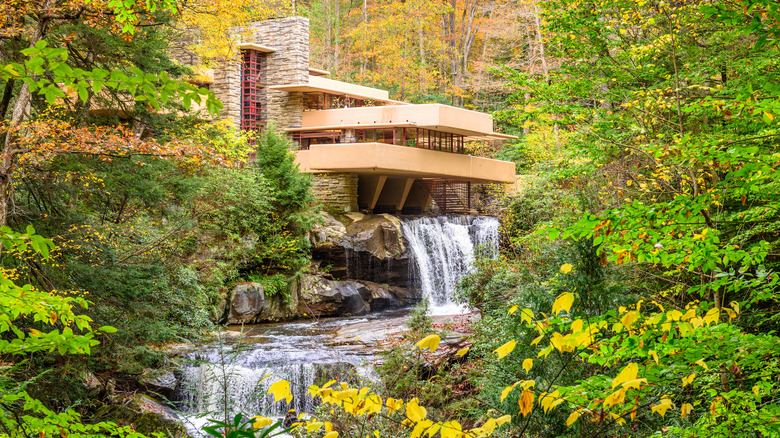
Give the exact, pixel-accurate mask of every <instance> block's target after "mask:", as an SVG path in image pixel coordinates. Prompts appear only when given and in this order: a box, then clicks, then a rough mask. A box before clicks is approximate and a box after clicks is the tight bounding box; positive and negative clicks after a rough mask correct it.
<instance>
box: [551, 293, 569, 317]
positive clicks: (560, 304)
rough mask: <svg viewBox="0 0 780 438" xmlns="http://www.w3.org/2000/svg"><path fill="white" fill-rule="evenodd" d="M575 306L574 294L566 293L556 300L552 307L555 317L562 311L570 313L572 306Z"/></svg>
mask: <svg viewBox="0 0 780 438" xmlns="http://www.w3.org/2000/svg"><path fill="white" fill-rule="evenodd" d="M572 304H574V294H573V293H571V292H564V293H562V294H560V295H559V296H558V298H556V299H555V302H554V303H553V306H552V313H553V315H557V314H558V313H560V311H561V310H565V311H566V312H569V310H570V309H571V305H572Z"/></svg>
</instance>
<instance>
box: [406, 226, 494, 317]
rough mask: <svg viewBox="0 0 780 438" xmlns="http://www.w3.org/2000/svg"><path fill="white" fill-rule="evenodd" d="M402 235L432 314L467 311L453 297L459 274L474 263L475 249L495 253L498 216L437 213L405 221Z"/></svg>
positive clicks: (490, 254)
mask: <svg viewBox="0 0 780 438" xmlns="http://www.w3.org/2000/svg"><path fill="white" fill-rule="evenodd" d="M402 228H403V233H404V237H406V240H407V242H409V248H410V250H411V253H412V259H413V260H414V262H415V265H416V269H415V272H416V275H417V279H416V280H417V282H418V284H419V286H420V288H421V289H422V295H423V298H424V299H426V298H427V299H428V300H430V303H431V313H433V314H434V315H452V314H459V313H465V312H468V310H469V309H468V307H467V306H465V305H463V304H460V303H456V302H455V301H454V300H453V296H454V293H455V290H456V287H457V285H458V282H459V281H460V279H461V277H463V276H464V275H465V274H467V273H468V272H469V271H470V270H471V267H472V265H473V262H474V256H475V254H474V252H475V248H478V247H480V248H483V249H484V250H485V251H486V252H487V254H486V255H488V256H490V257H494V256H495V255H496V254H497V253H498V228H499V223H498V219H496V218H494V217H490V216H478V217H474V216H454V217H449V216H440V217H437V218H433V217H424V218H417V219H411V220H405V221H403V223H402Z"/></svg>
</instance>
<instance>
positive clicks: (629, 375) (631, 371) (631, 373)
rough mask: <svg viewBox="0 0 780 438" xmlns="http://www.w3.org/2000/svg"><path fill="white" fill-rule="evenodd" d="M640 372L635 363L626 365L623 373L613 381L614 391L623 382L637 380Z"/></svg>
mask: <svg viewBox="0 0 780 438" xmlns="http://www.w3.org/2000/svg"><path fill="white" fill-rule="evenodd" d="M638 372H639V365H637V364H636V363H635V362H631V363H630V364H628V365H626V367H625V368H623V371H621V372H620V374H618V375H617V377H615V380H613V381H612V389H615V387H616V386H618V385H620V384H621V383H623V382H627V381H629V380H634V379H636V375H637V373H638Z"/></svg>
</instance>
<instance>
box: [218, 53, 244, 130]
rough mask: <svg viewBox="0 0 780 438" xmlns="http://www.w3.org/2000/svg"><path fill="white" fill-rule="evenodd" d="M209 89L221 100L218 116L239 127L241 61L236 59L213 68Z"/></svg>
mask: <svg viewBox="0 0 780 438" xmlns="http://www.w3.org/2000/svg"><path fill="white" fill-rule="evenodd" d="M211 91H213V92H214V94H215V95H216V97H217V99H219V100H220V101H221V102H222V111H221V112H220V117H221V118H223V119H224V118H228V119H232V120H233V121H234V122H235V124H236V127H241V62H240V61H238V60H236V61H233V62H229V63H224V64H222V65H221V66H219V67H218V68H215V69H214V83H213V84H212V85H211Z"/></svg>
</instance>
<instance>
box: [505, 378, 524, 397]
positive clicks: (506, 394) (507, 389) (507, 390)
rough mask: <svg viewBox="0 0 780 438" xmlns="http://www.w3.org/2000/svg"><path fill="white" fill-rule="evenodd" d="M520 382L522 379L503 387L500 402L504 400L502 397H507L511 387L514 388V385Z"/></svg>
mask: <svg viewBox="0 0 780 438" xmlns="http://www.w3.org/2000/svg"><path fill="white" fill-rule="evenodd" d="M520 382H522V380H520V381H517V382H515V383H514V384H513V385H511V386H507V387H506V388H504V390H503V391H501V401H502V402H503V401H504V399H506V398H507V396H509V393H510V392H512V390H513V389H515V386H517V385H519V384H520Z"/></svg>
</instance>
